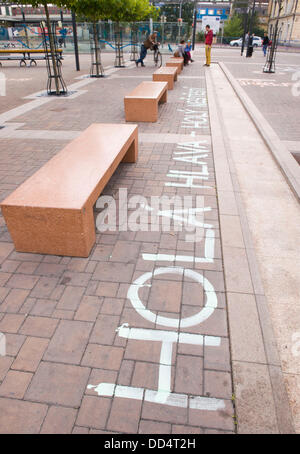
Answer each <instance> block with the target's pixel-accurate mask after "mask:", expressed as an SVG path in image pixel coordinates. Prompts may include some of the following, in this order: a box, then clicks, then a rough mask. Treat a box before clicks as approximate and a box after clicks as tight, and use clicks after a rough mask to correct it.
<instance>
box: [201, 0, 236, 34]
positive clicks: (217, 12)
mask: <svg viewBox="0 0 300 454" xmlns="http://www.w3.org/2000/svg"><path fill="white" fill-rule="evenodd" d="M229 15H230V2H220V3H218V2H214V3H212V2H203V3H202V2H201V3H199V4H198V6H197V31H202V30H203V29H204V28H205V26H206V25H207V24H209V25H210V27H211V28H212V29H213V30H214V33H219V32H220V31H222V29H223V28H224V23H225V21H226V20H227V19H228V18H229Z"/></svg>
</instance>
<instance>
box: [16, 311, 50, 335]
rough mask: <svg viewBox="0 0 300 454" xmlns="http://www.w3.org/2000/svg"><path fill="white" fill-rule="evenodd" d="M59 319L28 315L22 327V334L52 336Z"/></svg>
mask: <svg viewBox="0 0 300 454" xmlns="http://www.w3.org/2000/svg"><path fill="white" fill-rule="evenodd" d="M57 324H58V320H55V319H53V318H49V317H35V316H28V317H27V318H26V320H25V322H24V324H23V326H22V328H21V329H20V334H27V335H28V336H35V337H49V338H50V337H52V335H53V333H54V331H55V329H56V326H57Z"/></svg>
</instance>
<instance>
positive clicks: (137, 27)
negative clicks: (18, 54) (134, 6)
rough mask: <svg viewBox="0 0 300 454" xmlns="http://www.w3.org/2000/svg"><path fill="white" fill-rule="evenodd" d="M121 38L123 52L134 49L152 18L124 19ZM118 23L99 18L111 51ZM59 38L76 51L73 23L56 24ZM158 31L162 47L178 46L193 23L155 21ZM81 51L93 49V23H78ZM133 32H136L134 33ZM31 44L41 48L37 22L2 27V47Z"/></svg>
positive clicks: (67, 48) (105, 47) (105, 45)
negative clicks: (133, 44) (91, 45)
mask: <svg viewBox="0 0 300 454" xmlns="http://www.w3.org/2000/svg"><path fill="white" fill-rule="evenodd" d="M121 27H122V38H123V39H122V41H123V50H124V52H130V51H131V44H132V42H133V40H134V41H137V43H138V45H139V44H141V43H142V42H143V41H145V39H146V38H147V36H148V35H149V33H150V23H149V22H136V23H133V24H129V23H123V24H121ZM116 28H117V26H116V24H115V23H112V22H99V25H98V34H99V41H100V43H101V48H102V51H104V52H111V51H113V50H115V34H116ZM56 30H57V32H56V35H57V39H58V41H59V43H60V44H61V45H62V46H63V47H64V50H65V52H70V53H72V52H74V39H73V27H72V25H70V24H67V23H64V24H62V27H57V28H56ZM152 30H155V31H157V32H158V41H159V42H160V43H161V48H162V50H164V49H165V50H166V51H167V50H169V46H171V47H172V46H175V45H176V44H177V43H178V42H179V41H180V40H181V39H185V40H187V39H190V38H191V35H192V27H191V26H189V25H188V24H186V23H182V24H180V25H179V24H177V23H170V22H169V23H164V24H163V23H160V22H159V23H153V29H152ZM77 34H78V45H79V51H80V52H82V53H85V52H89V51H90V39H91V36H92V34H93V29H92V24H89V23H78V24H77ZM134 35H136V36H135V37H134ZM24 47H25V48H31V49H42V48H43V38H42V32H41V28H40V27H39V26H37V25H36V24H35V25H34V24H27V26H26V27H24V26H20V27H14V28H10V29H4V27H2V28H1V27H0V48H7V49H10V48H11V49H14V48H24Z"/></svg>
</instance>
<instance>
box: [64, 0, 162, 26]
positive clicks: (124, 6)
mask: <svg viewBox="0 0 300 454" xmlns="http://www.w3.org/2000/svg"><path fill="white" fill-rule="evenodd" d="M68 3H69V4H70V6H71V9H73V10H74V11H75V12H76V13H77V15H78V16H80V17H85V18H86V19H87V20H88V21H91V22H95V21H98V20H101V19H110V20H112V21H114V22H136V21H142V20H144V19H146V18H148V17H153V18H155V17H156V15H157V9H156V8H155V7H154V6H152V5H150V3H149V0H70V1H68Z"/></svg>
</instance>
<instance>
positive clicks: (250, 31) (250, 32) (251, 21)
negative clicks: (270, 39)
mask: <svg viewBox="0 0 300 454" xmlns="http://www.w3.org/2000/svg"><path fill="white" fill-rule="evenodd" d="M254 13H255V0H253V6H252V13H251V19H250V24H249V39H248V46H247V55H248V51H249V47H250V35H252V28H253V20H254Z"/></svg>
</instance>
